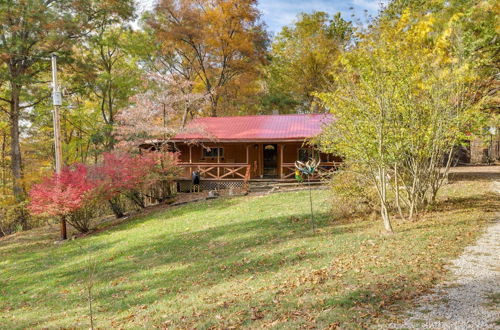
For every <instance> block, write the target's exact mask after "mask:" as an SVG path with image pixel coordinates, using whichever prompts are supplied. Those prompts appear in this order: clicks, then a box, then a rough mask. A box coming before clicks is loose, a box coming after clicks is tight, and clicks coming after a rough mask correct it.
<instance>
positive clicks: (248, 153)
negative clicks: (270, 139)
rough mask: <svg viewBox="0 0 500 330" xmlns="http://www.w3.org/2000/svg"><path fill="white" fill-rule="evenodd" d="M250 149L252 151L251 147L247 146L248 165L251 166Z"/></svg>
mask: <svg viewBox="0 0 500 330" xmlns="http://www.w3.org/2000/svg"><path fill="white" fill-rule="evenodd" d="M249 149H250V145H249V144H247V164H250V163H249V161H250V151H249Z"/></svg>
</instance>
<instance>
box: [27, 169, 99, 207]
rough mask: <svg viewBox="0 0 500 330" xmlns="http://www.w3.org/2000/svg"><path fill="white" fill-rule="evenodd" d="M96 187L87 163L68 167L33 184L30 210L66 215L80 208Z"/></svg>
mask: <svg viewBox="0 0 500 330" xmlns="http://www.w3.org/2000/svg"><path fill="white" fill-rule="evenodd" d="M94 188H95V185H94V184H93V183H92V182H91V181H90V180H89V179H88V177H87V167H86V166H85V165H82V164H77V165H75V166H73V167H71V168H70V167H66V168H64V169H63V170H62V172H61V174H60V175H53V176H51V177H48V178H46V179H45V180H44V181H42V182H41V183H39V184H36V185H34V186H33V188H32V189H31V191H30V205H29V210H30V211H31V212H32V213H33V214H37V215H47V216H59V217H62V216H66V215H68V214H69V213H71V212H73V211H76V210H78V209H80V208H81V207H82V206H83V204H84V203H85V202H86V201H87V199H88V198H90V195H91V190H93V189H94Z"/></svg>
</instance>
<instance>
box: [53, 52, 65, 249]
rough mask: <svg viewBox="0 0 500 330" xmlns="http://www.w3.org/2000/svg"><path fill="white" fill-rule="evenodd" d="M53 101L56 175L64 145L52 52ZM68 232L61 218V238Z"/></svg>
mask: <svg viewBox="0 0 500 330" xmlns="http://www.w3.org/2000/svg"><path fill="white" fill-rule="evenodd" d="M52 102H53V104H54V112H53V121H54V150H55V158H56V175H60V174H61V171H62V162H63V159H62V146H61V118H60V115H59V109H60V106H61V105H62V96H61V90H60V89H59V84H58V83H57V55H56V54H52ZM67 238H68V237H67V234H66V219H64V217H63V218H62V219H61V240H65V239H67Z"/></svg>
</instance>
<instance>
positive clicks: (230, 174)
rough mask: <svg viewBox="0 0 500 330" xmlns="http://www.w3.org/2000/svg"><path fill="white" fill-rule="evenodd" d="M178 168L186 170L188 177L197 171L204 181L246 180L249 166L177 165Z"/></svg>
mask: <svg viewBox="0 0 500 330" xmlns="http://www.w3.org/2000/svg"><path fill="white" fill-rule="evenodd" d="M178 166H179V167H181V168H188V169H189V175H190V174H191V173H192V172H193V171H194V170H197V171H199V172H200V177H201V178H204V179H215V180H224V179H226V180H230V179H242V180H248V179H249V178H250V164H246V163H179V164H178Z"/></svg>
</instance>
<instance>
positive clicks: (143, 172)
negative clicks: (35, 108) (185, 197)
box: [29, 152, 177, 231]
mask: <svg viewBox="0 0 500 330" xmlns="http://www.w3.org/2000/svg"><path fill="white" fill-rule="evenodd" d="M176 162H177V155H176V154H171V153H147V154H145V155H131V154H128V153H120V152H111V153H105V154H104V155H103V160H102V161H101V162H99V163H97V164H96V165H93V166H87V165H83V164H76V165H74V166H72V167H66V168H64V169H63V171H62V173H61V174H60V175H53V176H51V177H48V178H45V180H43V181H42V182H41V183H39V184H37V185H34V186H33V188H32V189H31V191H30V205H29V210H30V211H31V213H33V214H35V215H43V216H52V217H64V218H66V217H68V218H70V219H73V223H78V224H82V223H84V222H82V219H79V218H82V217H85V218H88V219H85V221H86V222H88V221H90V220H91V217H92V216H93V215H94V213H93V212H91V211H92V210H89V211H90V212H88V211H85V212H83V211H82V210H83V209H85V208H93V207H95V204H96V203H99V202H101V204H103V202H108V203H109V205H110V206H111V209H112V211H113V212H114V213H115V215H117V216H121V215H123V209H122V208H121V206H120V205H118V204H117V199H119V198H120V197H122V196H123V197H126V198H129V199H130V200H131V201H132V202H133V203H134V204H136V205H138V206H141V207H144V206H145V203H144V195H143V193H142V191H144V190H146V189H147V188H149V187H150V186H152V185H154V184H155V183H157V182H160V181H161V180H164V179H168V178H169V177H170V176H171V175H172V174H174V173H175V168H176V166H175V164H176ZM86 222H85V224H86ZM70 223H72V222H71V221H70ZM75 227H77V226H75ZM78 227H79V228H77V229H80V228H81V229H83V230H82V231H87V230H88V226H87V225H82V226H80V225H78Z"/></svg>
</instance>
